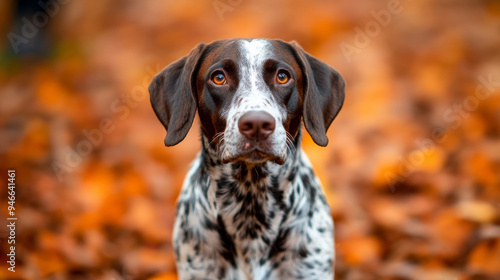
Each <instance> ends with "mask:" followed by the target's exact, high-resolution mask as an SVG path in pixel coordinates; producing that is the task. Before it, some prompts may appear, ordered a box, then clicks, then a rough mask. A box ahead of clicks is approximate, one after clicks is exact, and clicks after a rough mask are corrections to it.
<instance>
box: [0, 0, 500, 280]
mask: <svg viewBox="0 0 500 280" xmlns="http://www.w3.org/2000/svg"><path fill="white" fill-rule="evenodd" d="M40 3H42V4H38V1H30V0H25V1H21V0H20V1H12V0H10V1H8V0H4V1H1V2H0V34H1V36H0V180H1V182H2V183H1V186H2V187H1V188H0V189H1V190H0V198H1V199H0V209H1V210H0V213H1V215H2V217H1V219H2V222H1V224H2V226H1V227H0V237H1V239H0V242H1V243H0V246H1V252H2V254H1V255H0V279H106V280H107V279H155V280H160V279H163V280H165V279H176V276H175V275H176V274H175V264H174V256H173V252H172V246H171V236H172V233H171V231H172V224H173V220H174V216H175V200H176V197H177V195H178V192H179V189H180V187H181V184H182V180H183V178H184V176H185V174H186V171H187V170H188V167H189V163H190V161H191V160H192V159H193V158H194V157H195V155H196V154H197V152H198V150H199V148H200V144H199V130H198V129H197V128H196V127H197V124H198V121H196V122H195V125H194V127H193V129H192V130H191V132H190V133H189V135H188V137H187V138H186V140H184V141H183V142H182V143H181V144H179V145H177V146H175V147H171V148H166V147H164V146H163V138H164V135H165V131H164V128H163V127H162V126H161V124H160V122H159V121H158V120H157V119H156V117H155V115H154V113H153V111H152V109H151V106H150V103H149V97H148V93H147V90H146V88H147V85H148V84H149V82H150V81H151V78H152V77H153V75H154V74H155V73H157V72H158V71H159V70H161V69H162V68H163V67H164V66H166V65H168V64H169V63H170V62H172V61H174V60H176V59H177V58H180V57H182V56H184V55H186V54H187V53H188V52H189V51H190V50H191V49H192V48H193V47H194V46H195V45H196V44H197V43H199V42H210V41H213V40H216V39H223V38H231V37H266V38H281V39H283V40H286V41H291V40H296V41H297V42H298V43H299V44H300V45H302V47H303V48H304V49H305V50H306V51H308V52H309V53H311V54H312V55H314V56H315V57H317V58H319V59H321V60H323V61H325V62H326V63H328V64H330V65H332V66H333V67H334V68H336V69H337V70H338V71H339V72H340V73H341V74H342V75H343V76H344V78H345V80H346V82H347V87H346V101H345V104H344V108H343V109H342V111H341V112H340V114H339V116H338V118H337V119H336V120H335V121H334V122H333V124H332V126H331V128H330V130H329V132H328V136H329V138H330V144H329V145H328V147H326V148H321V147H318V146H315V145H314V143H313V142H312V141H311V139H310V137H309V136H308V135H306V136H305V139H304V143H303V147H304V149H305V150H306V153H307V154H308V155H309V156H310V159H311V161H312V162H313V165H314V166H315V170H316V171H317V173H318V175H319V176H320V178H321V180H322V182H323V184H324V189H325V192H326V194H327V197H328V202H329V203H330V205H331V210H332V215H333V217H334V219H335V223H336V224H335V226H336V231H335V238H336V248H337V263H336V279H340V280H364V279H366V280H369V279H392V280H396V279H398V280H412V279H415V280H416V279H418V280H462V279H500V214H499V213H500V2H499V1H496V0H476V1H472V0H470V1H466V0H456V1H452V0H419V1H416V0H414V1H411V0H401V1H396V0H387V1H385V0H384V1H368V0H361V1H349V0H336V1H326V0H319V1H295V0H294V1H285V0H279V1H264V0H260V1H250V0H214V1H198V0H197V1H194V0H190V1H171V0H168V1H155V0H147V1H118V0H111V1H77V0H59V1H55V0H53V1H48V0H42V1H41V2H40ZM47 3H48V4H47ZM8 169H15V170H16V184H17V187H16V204H15V206H16V210H15V214H16V217H17V218H18V221H17V227H16V257H17V262H16V272H15V273H12V272H9V271H7V266H8V265H7V263H6V260H7V256H6V254H7V242H6V241H7V237H8V235H9V232H8V230H7V228H6V226H5V225H4V224H7V221H6V217H7V216H8V211H7V206H8V204H7V187H6V186H7V170H8Z"/></svg>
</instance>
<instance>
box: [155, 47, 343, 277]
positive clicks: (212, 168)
mask: <svg viewBox="0 0 500 280" xmlns="http://www.w3.org/2000/svg"><path fill="white" fill-rule="evenodd" d="M344 86H345V83H344V80H343V79H342V77H341V76H340V75H339V73H338V72H337V71H335V70H334V69H333V68H331V67H330V66H328V65H326V64H325V63H323V62H321V61H319V60H317V59H316V58H314V57H312V56H310V55H309V54H307V53H306V52H304V51H303V50H302V49H301V48H300V47H299V46H298V45H297V44H296V43H294V42H292V43H286V42H283V41H281V40H267V39H230V40H220V41H215V42H212V43H210V44H203V43H202V44H199V45H198V46H197V47H196V48H195V49H193V50H192V51H191V53H190V54H189V55H187V56H185V57H183V58H181V59H179V60H177V61H175V62H173V63H172V64H170V65H169V66H168V67H166V68H165V69H163V70H162V71H161V72H160V73H159V74H158V75H157V76H155V78H154V79H153V81H152V82H151V85H150V87H149V92H150V94H151V103H152V106H153V109H154V111H155V113H156V115H157V117H158V118H159V119H160V121H161V123H162V124H163V125H164V126H165V128H166V129H167V131H168V132H167V136H166V137H165V145H166V146H172V145H176V144H178V143H179V142H180V141H182V140H183V139H184V137H185V136H186V134H187V132H188V131H189V129H190V127H191V125H192V123H193V119H194V116H195V114H196V110H198V114H199V118H200V121H201V135H202V151H201V153H200V154H199V156H198V157H197V159H196V160H195V161H194V163H193V165H192V167H191V170H190V171H189V173H188V175H187V178H186V180H185V183H184V185H183V188H182V192H181V194H180V196H179V200H178V207H177V218H176V222H175V226H174V240H173V245H174V248H175V254H176V261H177V270H178V275H179V278H180V279H254V280H257V279H258V280H261V279H318V280H324V279H333V269H332V268H333V263H334V252H335V250H334V242H333V234H334V231H333V221H332V218H331V215H330V210H329V207H328V205H327V203H326V199H325V197H324V194H323V192H322V189H321V186H320V182H319V180H318V179H317V177H316V176H315V175H314V172H313V170H312V168H311V165H310V163H309V161H308V159H307V157H306V155H305V154H304V153H303V152H302V151H301V148H300V138H301V124H302V122H303V123H304V126H305V128H306V130H307V131H308V132H309V134H310V135H311V137H312V139H313V140H314V142H315V143H316V144H318V145H320V146H326V145H327V143H328V138H327V136H326V131H327V129H328V127H329V126H330V124H331V122H332V121H333V119H334V118H335V116H336V115H337V113H338V112H339V110H340V109H341V107H342V104H343V101H344Z"/></svg>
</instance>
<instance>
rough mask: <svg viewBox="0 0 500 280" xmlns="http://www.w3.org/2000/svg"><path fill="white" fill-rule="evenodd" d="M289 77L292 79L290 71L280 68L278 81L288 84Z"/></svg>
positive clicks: (277, 76)
mask: <svg viewBox="0 0 500 280" xmlns="http://www.w3.org/2000/svg"><path fill="white" fill-rule="evenodd" d="M289 79H290V76H289V74H288V72H286V71H283V70H280V71H279V72H278V75H276V81H277V82H278V83H280V84H286V82H288V80H289Z"/></svg>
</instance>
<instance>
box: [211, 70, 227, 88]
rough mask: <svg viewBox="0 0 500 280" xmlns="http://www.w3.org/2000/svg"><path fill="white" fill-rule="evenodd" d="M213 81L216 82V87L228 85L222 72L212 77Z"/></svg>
mask: <svg viewBox="0 0 500 280" xmlns="http://www.w3.org/2000/svg"><path fill="white" fill-rule="evenodd" d="M212 81H213V82H214V84H216V85H219V86H220V85H223V84H225V83H226V76H224V74H222V73H221V72H217V73H215V74H214V75H213V76H212Z"/></svg>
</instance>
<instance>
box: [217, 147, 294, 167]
mask: <svg viewBox="0 0 500 280" xmlns="http://www.w3.org/2000/svg"><path fill="white" fill-rule="evenodd" d="M285 159H286V153H285V154H284V155H283V156H279V155H275V154H274V153H272V152H270V151H269V150H268V149H264V148H261V147H260V146H259V145H251V144H250V143H245V144H244V145H243V148H242V149H241V151H240V152H239V153H237V154H235V155H234V156H230V157H222V158H221V161H222V163H230V162H238V161H243V162H246V163H250V164H260V163H264V162H266V161H271V162H274V163H276V164H279V165H283V164H284V163H285Z"/></svg>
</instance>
